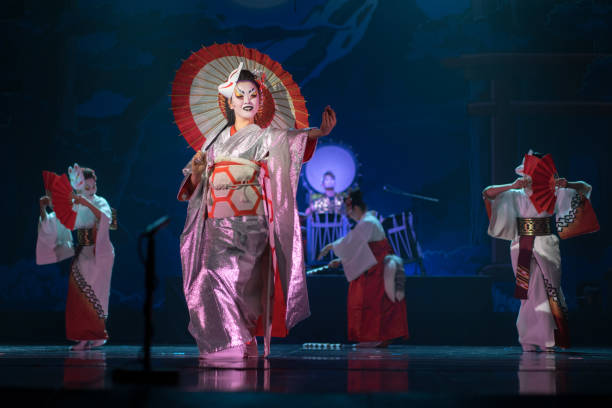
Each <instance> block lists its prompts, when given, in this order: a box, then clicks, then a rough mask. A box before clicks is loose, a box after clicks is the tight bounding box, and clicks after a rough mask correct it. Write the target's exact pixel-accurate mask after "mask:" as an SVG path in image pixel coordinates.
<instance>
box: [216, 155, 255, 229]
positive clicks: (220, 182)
mask: <svg viewBox="0 0 612 408" xmlns="http://www.w3.org/2000/svg"><path fill="white" fill-rule="evenodd" d="M259 169H260V165H259V164H258V163H256V162H253V161H250V160H245V159H237V158H232V159H221V160H219V161H217V162H215V164H214V167H213V169H212V174H211V175H210V180H211V189H210V195H209V201H208V216H209V217H211V218H225V217H237V216H244V215H263V214H264V208H263V195H262V187H261V185H260V184H259V181H258V176H259Z"/></svg>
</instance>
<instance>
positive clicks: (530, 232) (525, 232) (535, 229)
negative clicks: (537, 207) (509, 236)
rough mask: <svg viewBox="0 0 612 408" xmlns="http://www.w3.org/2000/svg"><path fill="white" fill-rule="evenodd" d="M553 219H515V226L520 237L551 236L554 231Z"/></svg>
mask: <svg viewBox="0 0 612 408" xmlns="http://www.w3.org/2000/svg"><path fill="white" fill-rule="evenodd" d="M554 222H555V221H554V218H553V217H543V218H517V219H516V225H517V227H518V234H519V235H520V236H534V237H539V236H544V235H552V234H553V231H554V230H555V224H554Z"/></svg>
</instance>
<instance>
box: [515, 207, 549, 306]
mask: <svg viewBox="0 0 612 408" xmlns="http://www.w3.org/2000/svg"><path fill="white" fill-rule="evenodd" d="M553 223H554V218H553V217H543V218H517V219H516V224H517V229H518V235H519V255H518V261H517V265H516V286H515V288H514V297H515V298H517V299H527V291H528V290H529V268H530V266H531V257H532V255H533V244H534V242H535V237H538V236H545V235H552V234H553V231H554V230H555V227H554V224H553Z"/></svg>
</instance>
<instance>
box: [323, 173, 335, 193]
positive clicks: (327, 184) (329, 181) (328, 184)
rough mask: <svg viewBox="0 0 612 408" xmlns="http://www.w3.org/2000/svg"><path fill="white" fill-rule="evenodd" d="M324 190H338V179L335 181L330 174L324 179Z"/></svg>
mask: <svg viewBox="0 0 612 408" xmlns="http://www.w3.org/2000/svg"><path fill="white" fill-rule="evenodd" d="M322 184H323V188H324V189H326V190H327V189H332V190H333V189H334V188H336V179H334V177H333V176H330V175H329V174H328V175H326V176H325V177H323V183H322Z"/></svg>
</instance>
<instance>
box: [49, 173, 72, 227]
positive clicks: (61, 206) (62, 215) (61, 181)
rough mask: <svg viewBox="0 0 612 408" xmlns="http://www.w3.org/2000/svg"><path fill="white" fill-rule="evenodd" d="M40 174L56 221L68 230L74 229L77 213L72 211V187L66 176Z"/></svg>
mask: <svg viewBox="0 0 612 408" xmlns="http://www.w3.org/2000/svg"><path fill="white" fill-rule="evenodd" d="M42 174H43V181H44V183H45V190H47V191H48V194H50V195H51V202H52V204H53V211H55V215H56V216H57V219H58V220H59V221H60V222H61V223H62V225H63V226H64V227H66V228H68V229H69V230H72V229H74V223H75V221H76V217H77V213H76V211H74V210H73V209H72V205H73V203H72V186H71V185H70V181H69V180H68V176H66V175H65V174H62V175H61V176H59V175H57V174H55V173H53V172H50V171H43V172H42Z"/></svg>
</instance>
